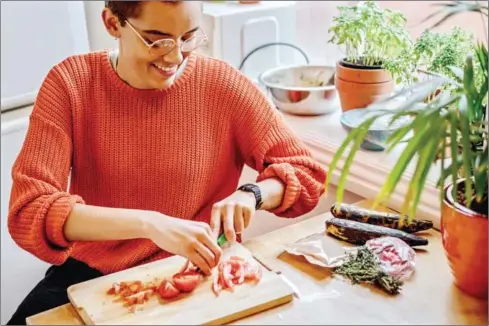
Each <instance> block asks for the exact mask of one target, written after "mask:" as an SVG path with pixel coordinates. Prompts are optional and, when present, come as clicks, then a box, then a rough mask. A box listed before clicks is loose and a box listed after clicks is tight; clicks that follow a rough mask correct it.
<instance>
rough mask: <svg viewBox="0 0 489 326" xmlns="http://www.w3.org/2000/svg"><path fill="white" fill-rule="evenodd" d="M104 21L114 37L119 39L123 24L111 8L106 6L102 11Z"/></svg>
mask: <svg viewBox="0 0 489 326" xmlns="http://www.w3.org/2000/svg"><path fill="white" fill-rule="evenodd" d="M102 21H103V22H104V25H105V29H106V30H107V32H108V33H109V34H110V35H111V36H112V37H114V38H116V39H118V38H120V36H121V31H120V28H121V25H120V23H119V18H117V17H116V16H115V15H114V14H113V13H112V11H111V10H110V9H109V8H104V10H103V11H102Z"/></svg>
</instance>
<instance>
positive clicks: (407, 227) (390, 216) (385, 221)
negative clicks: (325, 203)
mask: <svg viewBox="0 0 489 326" xmlns="http://www.w3.org/2000/svg"><path fill="white" fill-rule="evenodd" d="M331 214H333V216H334V217H336V218H340V219H344V220H351V221H356V222H362V223H367V224H372V225H379V226H383V227H386V228H390V229H395V230H401V231H404V232H407V233H416V232H419V231H425V230H429V229H431V228H432V227H433V222H431V221H427V220H417V219H413V220H412V221H411V223H409V224H407V216H406V217H405V218H404V221H405V222H404V224H403V225H402V226H399V224H400V221H401V215H399V214H394V213H386V212H378V211H374V210H370V209H366V208H362V207H358V206H355V205H351V204H344V203H341V204H339V203H336V204H334V205H333V206H331Z"/></svg>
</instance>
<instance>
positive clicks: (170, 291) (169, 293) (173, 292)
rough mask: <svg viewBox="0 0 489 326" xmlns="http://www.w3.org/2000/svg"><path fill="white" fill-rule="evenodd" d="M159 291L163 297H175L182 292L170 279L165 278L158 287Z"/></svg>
mask: <svg viewBox="0 0 489 326" xmlns="http://www.w3.org/2000/svg"><path fill="white" fill-rule="evenodd" d="M158 293H159V295H160V296H161V297H162V298H163V299H170V298H174V297H176V296H177V295H179V294H180V291H179V290H178V289H177V288H176V287H175V286H174V285H173V283H172V282H170V281H168V280H163V281H162V282H161V284H160V286H159V287H158Z"/></svg>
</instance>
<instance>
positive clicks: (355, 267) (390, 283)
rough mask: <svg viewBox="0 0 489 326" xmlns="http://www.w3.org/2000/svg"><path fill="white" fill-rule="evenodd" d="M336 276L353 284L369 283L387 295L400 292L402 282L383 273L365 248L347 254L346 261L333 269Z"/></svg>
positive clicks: (373, 256)
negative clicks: (342, 277) (344, 278)
mask: <svg viewBox="0 0 489 326" xmlns="http://www.w3.org/2000/svg"><path fill="white" fill-rule="evenodd" d="M333 273H334V274H338V275H341V276H344V277H346V278H347V279H349V280H351V282H352V283H353V284H359V283H369V284H374V285H377V286H378V287H380V288H381V289H382V290H384V291H385V292H387V293H389V294H397V293H399V292H400V291H401V287H402V285H403V282H402V281H401V280H399V279H397V278H394V277H392V276H390V275H388V274H387V273H385V272H384V271H383V270H382V269H381V267H380V263H379V261H378V260H377V257H376V256H375V255H374V254H373V253H372V252H371V251H370V250H369V249H368V248H366V247H360V248H359V249H358V251H357V252H356V253H355V254H348V258H347V260H346V261H345V262H344V263H343V264H342V265H340V266H338V267H335V268H334V269H333Z"/></svg>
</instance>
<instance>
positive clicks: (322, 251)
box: [285, 233, 355, 268]
mask: <svg viewBox="0 0 489 326" xmlns="http://www.w3.org/2000/svg"><path fill="white" fill-rule="evenodd" d="M353 249H355V248H353ZM351 250H352V248H344V247H342V246H341V245H340V244H339V243H338V241H336V240H335V239H333V238H331V237H328V236H326V235H325V234H324V233H316V234H313V235H311V236H308V237H307V238H304V239H301V240H299V241H297V242H294V243H292V244H289V245H287V246H286V247H285V251H286V252H288V253H289V254H292V255H296V256H303V257H304V258H305V259H306V260H307V261H308V262H310V263H311V264H314V265H318V266H321V267H326V268H333V267H337V266H340V265H341V264H342V263H343V261H344V259H345V258H347V254H348V252H350V251H351Z"/></svg>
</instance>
